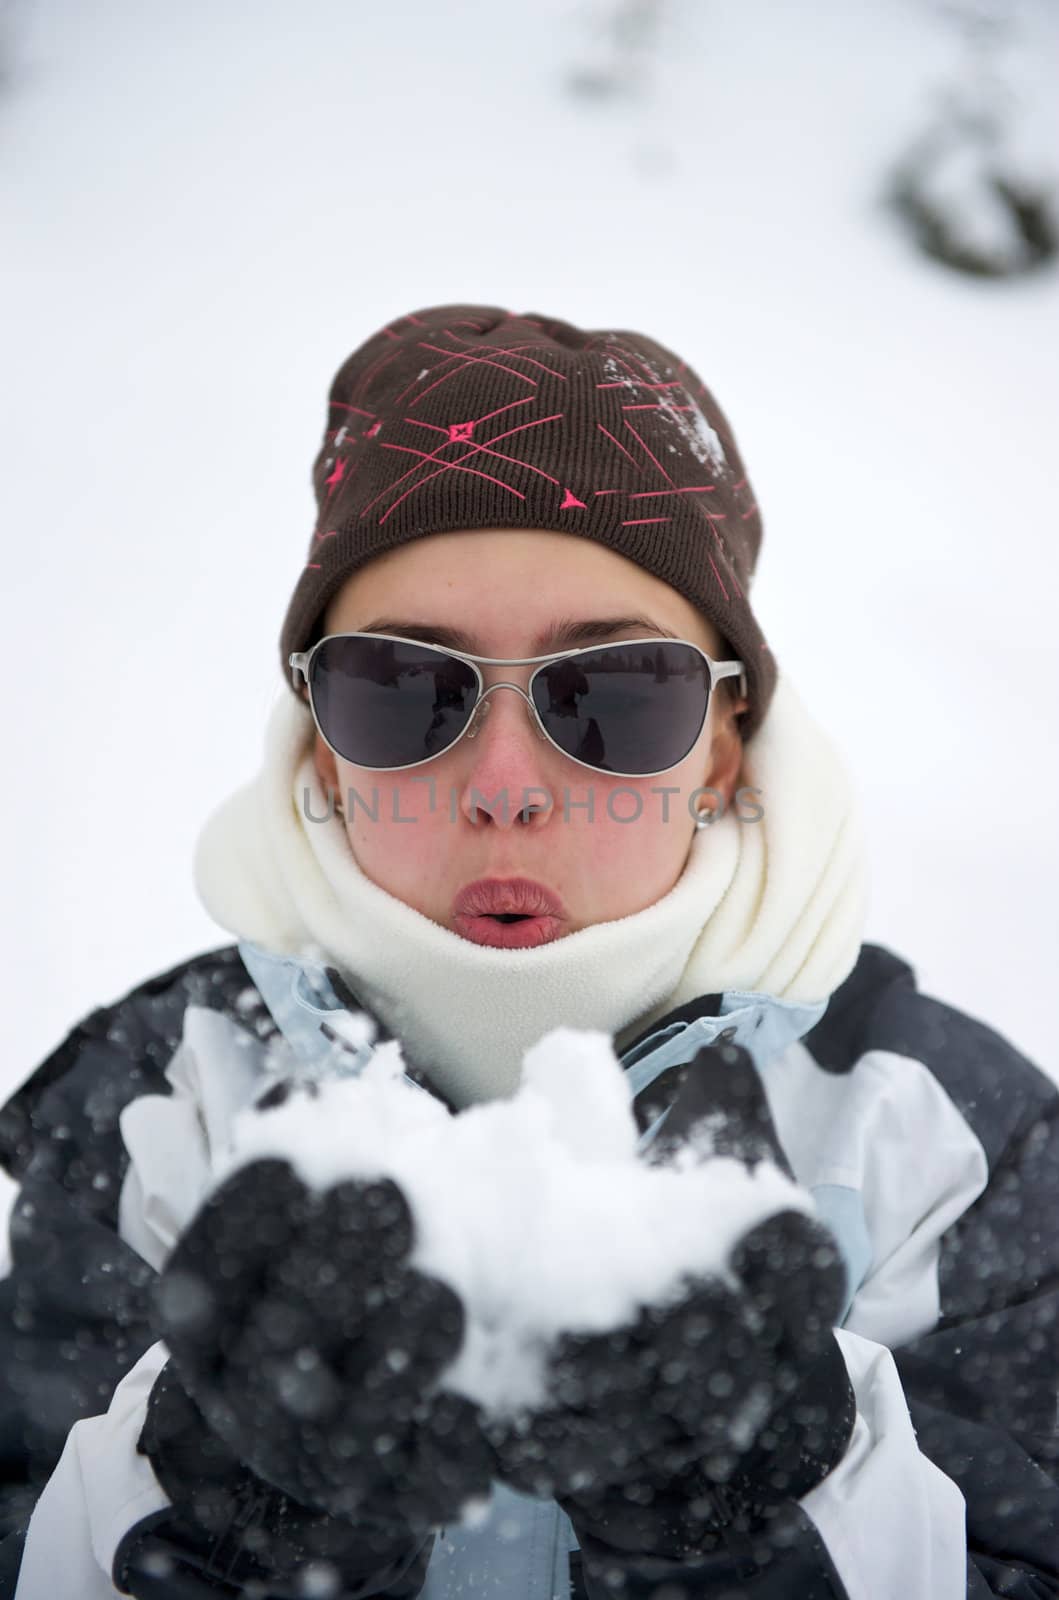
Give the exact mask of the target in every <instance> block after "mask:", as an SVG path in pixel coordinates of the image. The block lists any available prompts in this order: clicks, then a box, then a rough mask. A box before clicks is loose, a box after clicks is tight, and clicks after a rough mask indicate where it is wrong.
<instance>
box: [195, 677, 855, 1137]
mask: <svg viewBox="0 0 1059 1600" xmlns="http://www.w3.org/2000/svg"><path fill="white" fill-rule="evenodd" d="M313 733H314V729H313V722H312V717H311V715H310V713H309V710H308V708H307V707H306V706H305V705H304V703H303V702H301V701H299V700H297V699H296V698H295V697H294V695H292V694H291V693H289V692H288V691H286V690H284V691H283V692H282V694H281V697H280V699H279V700H278V701H277V702H276V704H275V705H274V706H273V709H272V712H271V714H270V717H269V723H268V729H267V735H266V741H265V759H264V764H263V767H262V769H261V771H260V773H259V774H258V776H257V778H256V779H255V780H254V781H253V782H251V783H249V784H247V785H245V786H243V787H242V788H240V789H238V790H237V791H236V792H235V793H234V794H233V795H232V796H231V797H230V798H229V799H228V800H226V801H225V802H224V803H223V804H221V805H220V806H219V807H217V808H216V809H215V810H214V811H213V812H212V813H211V815H210V816H209V818H208V819H207V822H206V824H205V826H204V828H203V830H202V833H201V835H200V837H199V840H198V844H197V846H196V851H195V860H194V876H195V886H196V889H197V892H198V894H199V896H200V898H201V900H202V902H203V904H204V905H205V907H206V909H207V911H208V912H209V913H210V915H211V916H212V917H213V918H214V920H215V921H216V922H218V923H219V924H220V926H221V927H222V928H226V929H227V930H228V931H229V932H231V933H233V934H235V935H237V936H238V937H239V938H240V939H248V940H250V941H252V942H254V943H256V944H260V945H263V946H264V947H265V948H266V949H269V950H272V951H274V952H276V953H279V954H287V955H294V956H298V957H301V958H308V959H311V960H315V961H326V962H327V963H328V964H332V965H335V966H337V967H338V968H339V970H340V971H342V972H343V973H345V974H346V976H347V978H348V980H349V982H350V985H351V987H352V988H353V989H354V990H355V991H356V992H358V993H359V994H361V995H362V997H363V998H364V1000H365V1001H366V1002H367V1003H368V1004H369V1005H370V1006H372V1008H373V1009H374V1010H375V1012H376V1014H377V1015H378V1016H379V1017H381V1018H382V1020H383V1021H384V1022H385V1023H386V1025H387V1027H388V1028H389V1029H390V1030H391V1031H392V1032H393V1033H394V1034H395V1035H396V1036H397V1037H398V1038H399V1039H401V1040H402V1041H403V1042H404V1043H405V1045H406V1047H407V1051H408V1054H409V1056H410V1057H411V1060H412V1061H413V1062H415V1063H417V1064H418V1065H419V1066H420V1067H422V1068H424V1069H425V1070H426V1071H427V1072H428V1073H429V1074H430V1076H431V1078H432V1080H433V1081H434V1082H435V1084H436V1085H437V1087H438V1088H439V1089H440V1090H441V1092H442V1093H443V1094H445V1095H446V1096H447V1097H448V1098H449V1099H450V1100H451V1101H452V1102H453V1103H454V1104H456V1105H458V1106H463V1105H468V1104H470V1103H472V1102H474V1101H478V1100H485V1099H490V1098H492V1097H494V1096H497V1095H504V1094H508V1093H510V1092H511V1091H512V1090H513V1089H514V1087H515V1085H516V1084H517V1082H518V1078H519V1073H520V1071H521V1062H522V1055H523V1052H524V1051H525V1050H526V1049H527V1048H528V1046H529V1045H531V1044H532V1043H534V1042H535V1041H536V1040H537V1039H539V1038H540V1037H541V1035H542V1034H544V1033H546V1032H547V1031H548V1030H549V1029H550V1028H554V1027H557V1026H559V1025H560V1024H567V1025H569V1026H571V1027H580V1028H599V1029H603V1030H605V1031H606V1032H608V1033H611V1034H614V1035H615V1036H616V1039H617V1043H618V1047H619V1048H622V1047H623V1046H624V1044H625V1043H627V1042H630V1041H631V1039H632V1038H633V1037H634V1036H635V1034H636V1033H637V1032H638V1031H639V1029H640V1028H641V1027H644V1026H646V1025H647V1024H648V1023H650V1022H652V1021H654V1020H656V1019H657V1018H658V1017H660V1016H661V1015H663V1014H664V1013H665V1012H666V1011H668V1010H669V1009H671V1008H672V1007H674V1006H678V1005H682V1004H683V1003H684V1002H685V1001H687V1000H690V999H693V998H695V997H696V996H698V995H700V994H708V993H723V992H724V991H726V990H732V989H735V990H758V991H764V992H766V993H769V994H773V995H776V996H778V997H779V998H781V999H785V1000H791V1001H797V1002H799V1003H801V1002H815V1001H819V1000H822V999H826V998H827V997H828V996H829V995H830V994H831V993H832V991H833V990H834V989H835V988H836V987H837V986H838V984H839V983H841V981H842V979H843V978H845V977H846V976H847V974H848V973H849V972H850V971H851V970H852V967H853V965H854V963H855V961H856V958H857V953H858V950H859V948H860V944H861V940H862V938H863V930H864V922H865V916H866V909H867V873H866V865H865V851H864V845H863V837H862V830H861V827H860V820H859V809H858V806H857V804H856V799H855V795H854V792H853V789H852V785H851V781H850V778H849V775H848V772H847V770H846V768H845V766H844V764H843V762H842V760H841V759H840V757H839V754H838V752H837V750H836V749H835V747H834V745H833V744H832V742H831V741H830V740H829V738H828V737H827V735H826V734H825V733H824V731H823V730H822V728H821V727H820V726H819V725H818V724H817V723H816V722H815V721H814V720H813V719H812V717H811V716H810V715H809V713H808V712H807V711H806V709H805V707H804V706H803V705H802V702H801V700H800V699H799V697H798V695H797V694H796V693H795V691H794V689H793V688H792V686H791V684H790V683H789V682H788V680H787V679H786V678H785V677H783V676H782V675H781V677H780V679H779V681H778V683H777V686H776V690H775V693H774V695H773V699H772V703H771V705H770V707H769V711H768V714H767V715H766V717H765V719H764V721H763V723H762V725H761V726H760V728H759V729H758V731H757V733H756V734H755V736H754V737H753V739H752V740H751V741H750V743H749V744H748V745H747V747H746V749H745V751H744V759H743V768H742V773H741V777H740V782H741V783H743V784H748V785H752V786H753V787H755V788H756V789H758V790H759V791H760V793H759V794H757V795H755V796H754V797H753V798H754V800H755V801H756V803H757V805H758V806H759V807H761V808H762V809H763V812H764V816H763V818H762V819H761V820H760V821H756V822H750V821H742V820H740V818H739V816H738V815H737V807H736V806H734V805H733V806H731V807H729V809H728V810H727V811H726V812H725V814H724V815H723V816H721V817H720V818H718V820H717V821H715V822H714V823H712V824H711V825H710V826H708V827H706V828H704V829H702V830H701V831H700V832H698V833H696V835H695V838H694V840H693V843H692V846H691V850H690V853H689V856H688V860H687V864H686V866H685V868H684V871H683V873H682V875H681V877H680V878H679V879H678V881H677V883H676V884H675V885H674V887H673V888H672V889H671V890H670V891H669V893H668V894H666V895H664V896H663V897H662V899H660V900H658V901H656V902H655V904H654V905H651V906H648V907H647V908H646V910H643V911H638V912H636V913H634V914H633V915H631V916H627V917H622V918H620V919H618V920H616V921H612V922H601V923H596V924H594V925H593V926H591V927H588V928H583V929H581V930H579V931H578V932H576V933H572V934H568V935H566V936H565V937H563V938H561V939H557V940H555V941H554V942H553V943H551V944H546V945H541V946H538V947H537V948H535V949H529V950H497V949H491V948H486V947H483V946H481V945H476V944H473V943H471V941H469V940H466V939H463V938H461V937H460V936H459V935H458V934H456V933H454V932H452V931H451V930H450V929H447V928H443V927H441V926H440V925H439V924H437V923H435V922H432V921H430V919H429V918H427V917H425V916H423V915H422V914H421V913H420V912H418V911H414V910H413V909H412V908H411V907H410V906H408V905H406V904H404V902H403V901H401V900H398V899H396V898H395V897H394V896H393V895H391V894H389V893H387V892H386V890H384V889H381V888H380V887H379V886H378V885H377V884H375V883H373V882H372V881H371V879H369V878H368V877H366V876H365V874H364V873H363V872H362V871H361V870H360V868H359V866H358V865H357V862H356V859H355V857H354V855H353V852H352V849H351V847H350V844H349V840H348V837H347V835H346V832H345V827H344V825H343V822H342V819H341V818H340V817H338V816H337V815H334V816H331V817H330V818H328V820H326V821H310V820H309V819H308V817H307V816H306V809H308V810H309V811H310V812H311V814H312V816H314V817H320V818H322V817H324V815H325V813H326V812H327V810H328V804H327V796H326V795H325V793H324V791H323V789H322V788H321V785H320V782H319V779H318V777H317V774H316V770H315V767H314V765H313V760H312V741H313ZM306 790H308V791H309V802H308V806H307V807H306V804H305V791H306ZM742 809H744V810H746V809H748V808H747V807H743V808H742Z"/></svg>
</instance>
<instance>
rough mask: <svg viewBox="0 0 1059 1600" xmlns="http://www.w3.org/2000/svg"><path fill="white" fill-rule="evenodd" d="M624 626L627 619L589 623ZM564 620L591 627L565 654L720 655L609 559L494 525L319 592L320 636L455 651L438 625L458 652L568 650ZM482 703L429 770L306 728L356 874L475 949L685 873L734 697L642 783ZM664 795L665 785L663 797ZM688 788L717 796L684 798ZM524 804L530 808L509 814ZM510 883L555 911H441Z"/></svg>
mask: <svg viewBox="0 0 1059 1600" xmlns="http://www.w3.org/2000/svg"><path fill="white" fill-rule="evenodd" d="M631 617H637V618H643V621H642V622H639V623H637V624H636V625H631V624H629V623H628V622H627V621H626V622H624V623H623V624H622V625H621V626H620V627H619V628H617V629H614V628H609V629H608V628H607V627H606V626H605V624H606V623H607V622H608V621H610V620H613V619H628V618H631ZM570 622H575V623H588V622H599V624H600V626H599V628H598V632H597V631H595V630H593V634H592V636H591V637H585V638H581V639H578V641H577V643H578V644H585V645H587V644H592V643H597V642H598V643H600V644H604V643H607V642H610V641H611V640H616V639H623V638H648V637H650V636H651V635H652V634H657V633H659V632H666V631H668V632H671V633H673V634H675V635H676V636H677V637H678V638H682V639H689V640H691V641H692V642H693V643H695V644H699V645H701V646H702V648H703V649H705V650H706V651H707V652H708V653H709V654H710V655H711V656H713V658H714V659H715V660H718V659H722V658H723V656H724V650H723V641H722V639H721V637H720V635H719V634H718V633H717V631H716V630H715V629H714V628H713V627H712V626H711V624H710V623H709V622H708V621H706V619H705V618H704V617H702V616H701V615H700V613H699V612H698V611H697V610H696V609H695V607H694V606H693V605H692V604H691V603H690V602H689V601H687V600H685V599H684V598H683V596H682V595H680V594H678V593H677V592H676V590H675V589H671V588H670V587H669V585H668V584H666V583H663V582H662V581H661V580H660V579H658V578H655V577H652V576H651V575H650V574H649V573H647V572H644V571H643V570H642V568H640V567H638V566H636V565H635V564H634V563H633V562H632V561H629V560H627V559H626V558H625V557H624V556H620V555H618V554H616V553H615V552H614V551H611V550H608V549H607V548H606V547H605V546H603V545H601V544H598V543H596V542H594V541H591V540H588V539H583V538H579V537H577V536H576V535H571V534H565V533H546V532H537V531H533V530H522V529H509V528H505V529H476V530H474V531H470V532H460V533H444V534H431V535H430V536H429V537H424V538H421V539H416V540H413V541H412V543H410V544H407V545H403V546H401V547H400V548H399V549H396V550H393V551H389V552H387V553H386V554H385V555H382V556H378V557H376V558H375V559H373V560H372V561H371V562H369V563H368V564H367V565H366V566H364V567H362V568H361V569H360V570H359V571H358V572H355V573H354V574H352V576H351V577H350V578H349V579H348V580H347V581H346V583H345V584H344V586H343V587H342V588H341V589H340V590H339V591H338V592H337V594H336V595H335V596H334V597H333V599H332V600H331V603H330V604H329V606H328V608H327V611H326V613H325V616H324V632H325V633H345V632H356V631H367V632H377V633H383V632H385V633H397V634H408V633H409V632H410V631H411V630H412V629H413V628H414V629H415V631H416V636H417V637H420V638H423V639H426V640H430V639H435V640H436V642H438V643H454V641H452V640H445V639H440V640H439V639H437V634H438V632H439V631H441V630H450V631H453V632H456V633H458V634H459V635H460V636H462V641H463V642H462V648H463V649H464V650H466V651H467V652H468V653H470V654H474V655H482V656H504V657H510V656H533V655H542V654H544V653H545V652H546V651H548V650H550V649H562V648H564V647H566V648H568V647H569V645H565V646H564V644H563V643H559V644H556V643H554V642H553V641H554V638H555V633H556V630H557V629H558V627H559V626H560V625H562V624H567V623H570ZM421 630H422V631H421ZM481 671H482V673H483V674H484V677H485V684H486V687H487V688H488V687H489V685H490V684H492V683H497V682H500V681H510V682H514V683H517V684H519V685H520V687H522V688H523V689H524V688H526V686H527V684H528V681H529V676H530V674H531V672H532V671H533V668H532V667H530V666H520V667H496V666H485V667H482V668H481ZM730 681H732V680H730ZM726 687H727V686H726ZM486 704H487V705H488V706H489V711H488V713H487V714H486V715H485V716H484V717H483V716H482V713H481V712H479V720H477V722H476V724H475V726H476V727H477V733H476V734H475V737H474V738H471V737H470V734H469V733H467V734H464V736H463V738H461V739H460V740H459V742H458V743H457V744H456V745H454V746H453V747H452V748H451V749H449V750H446V751H444V752H443V753H442V754H441V755H439V756H436V757H434V759H433V760H431V761H428V762H423V763H421V764H420V765H418V766H416V767H409V768H406V769H405V770H403V771H400V772H393V773H388V772H381V771H378V770H375V769H372V768H367V767H359V766H355V765H354V764H353V763H352V762H349V761H345V760H343V759H342V758H341V757H337V756H336V755H335V754H334V752H333V751H332V750H331V749H330V748H329V747H328V746H327V745H326V744H325V743H324V741H323V739H322V738H321V737H320V736H319V734H317V737H316V744H315V751H314V759H315V764H316V770H317V772H318V774H319V776H320V780H321V782H322V783H323V785H324V789H325V792H327V791H329V790H333V791H335V793H336V795H337V797H338V803H339V805H340V806H341V807H342V808H343V809H344V811H345V818H344V821H345V828H346V834H347V837H348V839H349V843H350V847H351V849H352V850H353V853H354V856H355V858H356V860H357V862H358V864H359V866H360V868H361V870H362V871H363V872H364V873H365V874H366V876H367V877H369V878H371V879H372V880H373V881H374V882H375V883H376V884H378V885H379V887H380V888H382V889H385V890H387V891H388V893H390V894H392V895H395V896H396V897H397V898H398V899H399V900H403V901H404V902H405V903H406V904H407V905H409V906H412V907H414V909H415V910H417V911H419V912H421V913H422V914H423V915H424V916H426V917H429V918H430V919H431V921H433V922H437V923H439V924H440V925H441V926H442V927H445V928H449V929H451V930H452V931H453V932H455V933H458V934H460V935H461V936H462V937H464V938H468V939H471V940H473V941H474V942H475V943H479V944H491V945H501V946H504V947H509V948H511V947H521V946H529V945H537V944H542V943H546V942H549V941H550V940H552V939H555V938H562V937H564V936H565V935H567V934H570V933H576V932H577V931H578V930H579V929H580V928H586V927H589V926H591V925H592V924H593V923H597V922H609V921H613V920H615V919H617V918H619V917H626V916H629V915H631V914H632V913H634V912H637V911H642V910H644V909H645V908H646V907H647V906H649V905H652V904H653V903H654V902H655V901H656V900H658V899H660V898H661V897H662V896H663V895H664V894H666V893H667V892H668V891H669V890H670V889H671V888H672V887H673V885H674V884H675V883H676V881H677V879H678V878H679V876H680V874H681V872H682V870H683V868H684V864H685V862H686V860H687V855H688V850H689V848H690V845H691V840H692V838H693V836H694V821H693V817H692V807H700V806H703V805H707V806H713V807H714V808H715V809H716V808H719V807H720V804H721V799H720V798H718V797H723V801H724V805H725V806H726V807H727V805H728V804H729V803H731V799H732V795H733V792H734V790H735V788H736V785H737V783H738V777H739V768H740V763H741V758H742V747H741V743H740V739H739V734H738V729H737V726H736V724H735V722H734V716H735V713H736V712H737V711H739V710H742V709H743V708H744V707H745V706H746V701H745V700H739V699H736V698H735V697H732V698H731V699H730V698H729V697H728V696H727V695H726V694H724V693H722V692H716V693H715V694H714V696H713V698H712V701H711V705H710V714H709V716H708V717H707V719H706V724H705V727H704V728H703V731H702V733H701V734H700V736H699V739H698V742H697V744H696V745H695V747H694V748H693V749H692V750H691V751H690V752H689V754H688V755H687V756H686V757H685V758H684V760H683V761H682V762H681V763H680V765H679V766H678V767H675V768H673V769H672V770H671V771H669V772H665V773H662V774H660V775H655V776H653V777H646V778H626V777H615V776H613V775H609V774H607V773H603V772H594V771H589V770H588V769H587V768H586V767H582V766H579V765H578V764H577V763H576V762H574V761H572V760H571V759H570V758H569V757H568V756H565V755H564V754H563V753H562V752H561V751H559V750H557V749H556V748H555V747H554V746H553V745H552V744H550V743H549V742H548V741H546V740H545V739H543V738H542V737H541V735H540V731H539V729H538V728H537V725H536V722H535V719H534V717H533V715H532V713H531V711H530V708H529V706H528V705H527V704H526V701H525V700H523V699H522V697H521V696H520V695H517V694H515V693H513V692H511V691H509V690H505V689H499V690H497V692H496V693H495V694H492V695H490V696H489V699H488V701H487V702H486ZM471 731H473V729H472V730H471ZM427 779H432V780H433V783H429V782H427ZM663 786H664V787H665V788H666V789H668V790H669V791H671V792H670V793H668V794H663V793H662V792H661V790H662V788H663ZM703 787H712V788H713V789H714V790H715V791H716V795H708V796H703V795H701V794H700V795H698V796H696V795H695V791H696V790H699V789H701V788H703ZM351 790H352V791H355V792H356V795H357V796H359V800H358V799H354V798H353V797H352V796H351V793H350V791H351ZM615 790H621V791H622V792H621V793H619V794H614V791H615ZM630 790H634V791H636V792H637V793H636V795H634V794H630V793H629V791H630ZM674 790H675V791H676V792H675V793H674V792H672V791H674ZM612 796H613V798H612V799H611V797H612ZM526 804H529V805H536V806H539V807H541V809H538V810H532V811H529V812H526V811H524V810H523V809H522V808H523V807H524V806H525V805H526ZM637 812H638V815H637ZM371 813H373V814H374V815H372V814H371ZM630 819H632V820H630ZM516 878H517V879H523V880H531V882H532V883H534V884H537V885H540V886H542V887H543V888H544V889H545V890H547V891H550V893H551V895H552V896H555V897H557V900H558V902H559V909H558V913H557V914H552V915H538V916H535V917H533V918H531V919H529V920H526V921H523V922H518V921H511V922H501V921H498V920H496V918H495V915H494V916H489V915H482V914H479V913H480V912H481V909H482V907H481V904H480V903H479V904H478V905H472V906H471V907H469V908H468V907H466V906H463V907H461V906H460V905H458V904H457V897H458V896H459V895H460V893H461V891H464V890H466V889H467V888H468V886H469V885H472V884H478V883H479V882H480V880H483V879H489V880H494V881H495V880H500V881H501V883H503V881H504V880H508V881H510V880H512V879H516ZM487 903H488V902H487ZM519 904H520V903H519V902H517V901H516V902H513V905H512V909H513V910H518V909H519ZM526 904H527V905H531V904H532V902H526ZM553 913H554V908H553Z"/></svg>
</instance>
